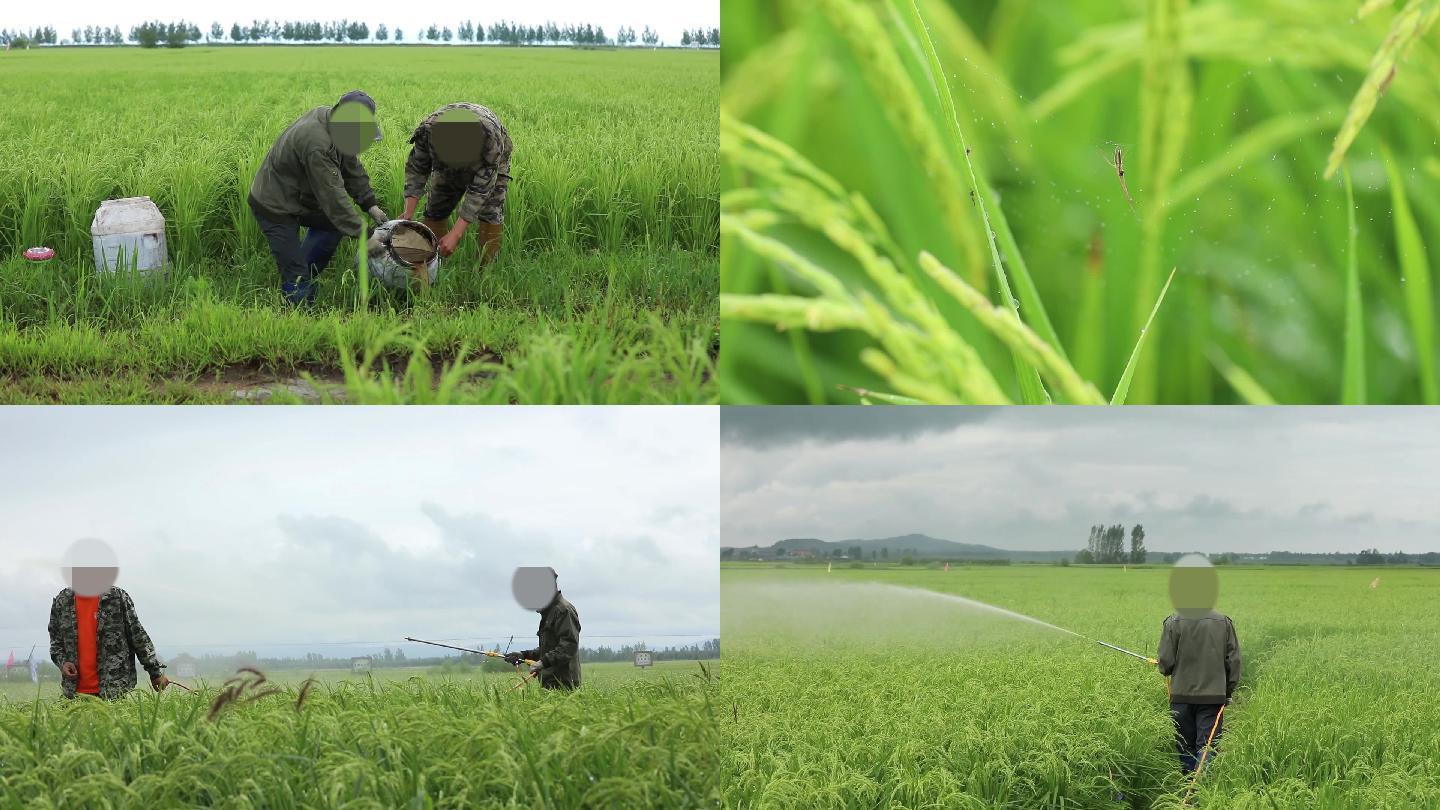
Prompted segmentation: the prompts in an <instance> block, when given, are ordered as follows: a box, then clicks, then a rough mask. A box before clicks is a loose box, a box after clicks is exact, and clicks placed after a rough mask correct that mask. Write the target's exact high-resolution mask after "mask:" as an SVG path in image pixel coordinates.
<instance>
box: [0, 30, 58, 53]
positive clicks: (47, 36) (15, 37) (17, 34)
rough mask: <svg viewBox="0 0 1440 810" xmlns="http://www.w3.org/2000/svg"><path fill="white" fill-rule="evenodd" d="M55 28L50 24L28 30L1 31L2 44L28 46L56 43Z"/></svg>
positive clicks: (14, 46) (19, 46)
mask: <svg viewBox="0 0 1440 810" xmlns="http://www.w3.org/2000/svg"><path fill="white" fill-rule="evenodd" d="M54 44H55V29H54V28H51V27H49V26H43V27H41V28H35V29H32V30H30V31H29V32H26V31H11V30H8V29H6V30H3V31H0V45H8V46H10V47H12V48H28V47H30V46H31V45H54Z"/></svg>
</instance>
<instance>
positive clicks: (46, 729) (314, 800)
mask: <svg viewBox="0 0 1440 810" xmlns="http://www.w3.org/2000/svg"><path fill="white" fill-rule="evenodd" d="M665 663H666V664H668V663H669V662H665ZM675 663H676V664H679V663H681V662H675ZM684 663H685V666H683V667H680V666H665V665H662V666H657V667H656V668H655V670H654V671H653V672H649V673H645V674H644V676H640V675H638V674H632V673H634V672H635V669H634V667H628V669H629V670H630V672H626V673H622V672H615V673H612V672H610V671H609V670H611V669H615V668H616V667H615V666H614V665H591V666H590V667H588V669H590V670H592V671H597V672H600V673H601V677H599V678H597V679H593V680H595V681H597V682H595V683H587V684H586V685H584V686H582V687H581V688H580V689H579V690H578V691H576V692H574V693H556V692H549V691H545V690H541V689H539V688H538V687H533V686H532V687H529V688H526V689H524V690H515V689H513V688H512V684H511V683H510V681H513V680H514V679H513V676H509V675H475V676H469V677H465V676H461V677H432V676H431V674H430V673H429V672H428V671H425V670H410V671H409V672H408V677H404V676H402V677H398V678H396V677H388V676H376V677H372V678H366V679H363V680H361V679H353V678H347V679H344V680H332V679H330V678H328V677H323V676H321V677H316V678H314V679H307V680H305V681H303V682H302V681H298V680H297V681H294V682H290V681H288V680H287V679H283V678H275V679H273V680H272V679H270V678H267V677H266V674H262V673H258V671H257V672H254V673H241V676H242V677H239V678H236V679H232V680H231V681H230V682H228V683H227V684H225V685H224V686H219V687H217V686H213V685H208V684H201V685H198V686H197V691H196V693H195V694H193V695H192V694H187V693H184V692H179V691H177V690H175V689H170V690H167V691H166V692H165V693H162V694H158V695H157V694H153V693H149V692H148V690H147V693H146V694H140V693H135V694H132V695H131V696H129V697H127V698H125V699H122V700H120V701H116V702H114V703H103V702H101V701H99V700H96V699H92V698H81V699H78V700H74V701H63V700H57V699H55V698H43V699H34V698H33V696H32V697H31V698H30V699H23V698H22V699H21V700H19V701H17V700H16V699H14V698H11V697H8V696H5V695H0V807H4V808H7V810H8V808H12V807H16V808H18V807H25V806H34V805H49V806H67V807H86V806H107V807H115V808H140V807H156V806H185V807H228V808H239V807H254V806H264V807H275V808H301V807H341V806H346V807H360V806H374V807H381V806H383V807H435V808H469V807H482V808H489V807H518V806H521V805H525V806H533V805H537V804H538V805H541V806H545V807H556V808H581V807H600V806H606V807H620V806H624V807H656V808H659V807H716V806H719V804H720V789H721V785H720V782H719V778H718V774H717V771H718V765H719V751H718V740H717V731H716V729H715V718H714V693H715V691H716V689H717V687H718V684H717V683H716V679H715V677H714V676H713V674H711V673H709V671H708V670H706V669H705V668H704V667H703V666H699V665H697V664H696V663H694V662H684ZM268 674H269V675H271V676H274V675H275V673H268ZM318 675H319V673H317V676H318ZM346 675H348V673H346ZM587 680H592V679H590V678H588V675H587ZM26 685H27V686H28V684H26ZM32 695H33V692H32ZM212 709H213V711H212ZM207 714H208V715H210V717H209V719H207Z"/></svg>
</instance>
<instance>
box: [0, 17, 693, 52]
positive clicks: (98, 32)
mask: <svg viewBox="0 0 1440 810" xmlns="http://www.w3.org/2000/svg"><path fill="white" fill-rule="evenodd" d="M371 34H372V31H371V28H370V26H369V24H367V23H363V22H354V21H351V20H333V21H330V22H318V21H309V22H290V21H280V20H254V21H252V22H251V24H250V25H248V26H243V25H241V24H240V23H238V22H237V23H231V24H230V29H229V31H228V34H227V32H226V30H225V29H224V27H223V26H222V25H221V24H220V23H218V22H214V23H211V24H210V30H209V33H208V35H207V34H206V33H205V32H202V31H201V29H200V27H199V26H197V25H195V24H194V23H191V22H187V21H185V20H181V21H179V22H160V21H152V22H145V23H141V24H139V25H136V26H132V27H131V29H130V31H129V34H128V36H127V35H126V34H124V33H122V31H121V29H120V26H118V25H117V26H96V25H87V26H85V27H84V28H75V29H72V30H71V38H70V39H68V40H61V41H60V42H58V43H57V41H56V36H57V34H56V31H55V29H54V28H53V27H50V26H42V27H39V28H35V29H32V30H31V31H28V32H26V31H10V30H9V29H0V44H4V45H6V46H10V47H28V46H29V45H56V44H68V45H124V44H126V42H130V43H133V44H135V45H139V46H140V47H142V48H158V47H161V46H164V47H167V48H183V47H185V46H187V45H190V44H194V43H198V42H200V41H201V39H204V40H206V41H207V42H210V43H217V42H227V41H228V42H230V43H233V44H263V43H275V42H371V41H374V42H390V41H394V42H404V41H405V36H406V34H405V31H404V29H402V28H399V27H396V28H395V29H394V30H393V31H392V30H391V29H390V28H389V27H388V26H386V25H385V24H384V23H381V24H379V25H378V26H376V27H375V29H374V31H373V34H374V36H373V39H372V37H371ZM457 40H458V41H459V42H466V43H476V44H484V43H487V42H489V43H493V44H497V45H617V46H622V47H624V46H631V45H635V44H637V43H638V44H641V45H645V46H648V47H658V46H661V45H663V44H664V43H663V42H662V41H661V39H660V34H659V33H658V32H656V31H655V30H654V29H652V28H651V27H650V26H648V25H647V26H645V27H644V29H643V30H641V31H638V32H637V31H636V30H635V29H634V28H633V27H630V26H621V27H620V29H619V30H618V31H616V32H615V35H614V36H613V37H611V36H609V35H608V34H606V33H605V29H604V28H603V27H602V26H598V25H594V24H591V23H583V24H567V25H559V24H557V23H554V22H547V23H545V24H544V25H520V24H518V23H512V22H509V21H505V20H501V21H500V22H497V23H493V24H491V25H490V26H488V27H487V26H486V25H485V24H484V23H475V22H472V21H470V20H465V21H463V22H461V23H459V24H458V25H457V26H456V27H455V29H454V30H452V29H451V28H450V27H449V26H437V25H434V24H431V25H429V26H428V27H424V28H420V29H418V30H416V31H415V32H414V39H413V40H412V41H415V42H426V41H428V42H452V41H457ZM680 44H681V45H682V46H683V47H705V48H716V47H719V46H720V29H719V28H709V29H705V28H695V29H687V30H686V31H685V32H684V33H683V34H682V35H681V38H680Z"/></svg>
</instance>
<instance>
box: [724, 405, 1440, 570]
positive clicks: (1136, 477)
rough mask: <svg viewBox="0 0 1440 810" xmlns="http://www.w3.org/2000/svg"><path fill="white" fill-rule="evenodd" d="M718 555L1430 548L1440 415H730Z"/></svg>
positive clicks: (749, 411)
mask: <svg viewBox="0 0 1440 810" xmlns="http://www.w3.org/2000/svg"><path fill="white" fill-rule="evenodd" d="M721 436H722V451H721V468H722V471H721V524H722V533H721V539H722V544H723V545H726V546H748V545H752V544H758V545H769V544H770V543H772V542H774V541H776V540H779V539H782V538H786V537H818V538H821V539H825V540H846V539H866V538H878V537H890V536H895V535H901V534H908V533H912V532H914V533H920V534H928V535H931V536H933V537H940V538H944V539H947V540H955V541H959V542H968V543H981V544H985V545H991V546H996V547H999V548H1008V549H1024V550H1040V549H1079V548H1084V546H1085V542H1086V539H1087V536H1088V534H1089V527H1090V526H1091V525H1092V524H1095V523H1102V522H1103V523H1135V522H1141V523H1143V524H1144V525H1145V531H1146V535H1145V544H1146V546H1147V547H1148V548H1149V549H1151V550H1154V551H1207V552H1219V551H1272V550H1288V551H1309V552H1329V551H1346V552H1355V551H1359V550H1361V549H1362V548H1369V547H1372V546H1373V547H1378V548H1380V549H1381V550H1383V551H1394V550H1397V549H1398V550H1402V551H1406V552H1412V553H1414V552H1424V551H1435V550H1440V498H1437V497H1436V496H1435V492H1436V489H1435V487H1436V484H1435V482H1436V480H1437V479H1440V411H1436V410H1433V409H1430V410H1427V409H1424V408H1411V409H1405V408H1318V407H1305V408H1275V409H1260V408H1238V407H1218V408H1194V407H1191V408H1171V409H1153V408H1150V409H1137V408H1125V409H1123V410H1109V409H1093V408H1011V409H993V408H879V407H876V408H863V407H857V408H835V407H831V408H824V409H813V410H812V409H806V408H789V409H784V408H726V409H725V412H724V414H723V416H722V422H721Z"/></svg>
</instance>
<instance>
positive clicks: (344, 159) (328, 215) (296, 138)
mask: <svg viewBox="0 0 1440 810" xmlns="http://www.w3.org/2000/svg"><path fill="white" fill-rule="evenodd" d="M381 134H382V133H381V132H380V127H379V125H378V124H376V122H375V102H374V101H373V100H372V99H371V98H370V96H368V95H366V94H365V93H363V92H361V91H359V90H352V91H351V92H349V93H346V94H345V95H344V96H341V97H340V100H339V101H338V102H336V103H335V104H334V106H325V107H316V108H315V109H313V110H311V111H309V112H307V113H305V114H304V115H302V116H300V117H299V118H298V119H296V120H295V122H294V123H293V124H291V125H290V126H289V127H287V128H286V129H285V131H284V132H282V133H280V137H279V138H277V139H276V140H275V143H274V145H273V146H271V147H270V151H269V152H267V153H266V155H265V161H264V162H263V163H261V164H260V170H259V171H257V172H256V173H255V179H254V181H253V182H251V184H250V197H249V204H250V212H251V213H252V214H254V216H255V221H256V222H257V223H259V225H260V232H261V233H263V234H265V241H267V242H268V243H269V244H270V253H271V255H273V256H274V257H275V264H276V265H277V266H278V267H279V269H280V290H281V292H282V293H284V295H285V300H287V301H289V302H290V303H292V304H302V303H310V302H312V301H314V300H315V277H316V275H318V274H319V273H320V271H321V270H323V269H324V268H325V266H326V265H327V264H329V263H330V259H331V257H333V256H334V255H335V249H336V248H337V247H339V245H340V240H341V239H342V238H344V237H346V236H354V237H356V238H359V239H364V238H365V236H366V234H365V222H364V220H363V219H361V217H360V215H359V214H358V213H356V211H355V208H354V207H353V206H352V205H351V201H352V200H353V201H354V203H355V204H356V205H358V206H360V208H361V209H363V210H364V211H365V212H366V213H367V214H369V215H370V217H371V218H372V219H374V220H375V223H376V224H377V225H378V224H381V223H384V222H385V221H386V220H388V219H389V217H387V216H386V215H385V211H384V210H383V209H381V208H380V206H379V203H378V201H377V200H376V197H375V192H374V191H373V190H372V189H371V188H370V176H369V175H368V174H366V173H365V167H364V166H363V165H361V163H360V157H359V155H360V153H361V152H363V151H364V150H365V149H366V148H368V147H369V146H370V145H371V144H373V143H375V142H376V141H379V140H380V138H381ZM301 226H304V227H305V228H306V232H305V240H304V241H303V242H302V241H301V240H300V227H301Z"/></svg>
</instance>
